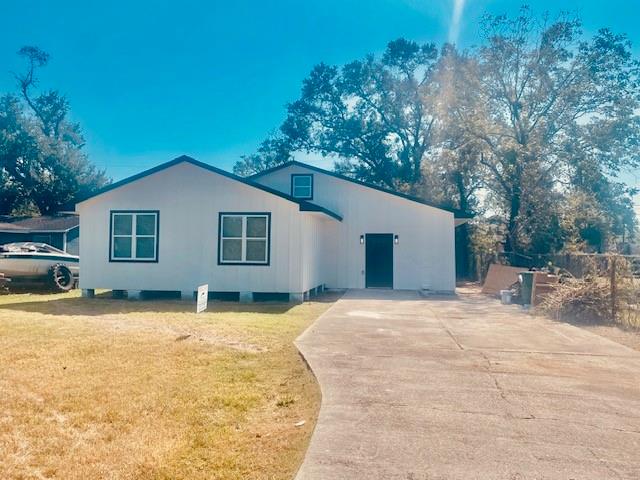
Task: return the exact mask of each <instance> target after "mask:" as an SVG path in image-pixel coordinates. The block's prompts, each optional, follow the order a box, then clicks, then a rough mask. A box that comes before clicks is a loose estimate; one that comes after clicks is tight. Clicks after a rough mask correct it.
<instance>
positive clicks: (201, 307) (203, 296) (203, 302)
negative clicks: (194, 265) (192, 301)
mask: <svg viewBox="0 0 640 480" xmlns="http://www.w3.org/2000/svg"><path fill="white" fill-rule="evenodd" d="M208 299H209V285H200V286H199V287H198V303H197V304H196V313H200V312H204V311H205V310H206V309H207V300H208Z"/></svg>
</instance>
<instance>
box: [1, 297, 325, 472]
mask: <svg viewBox="0 0 640 480" xmlns="http://www.w3.org/2000/svg"><path fill="white" fill-rule="evenodd" d="M333 300H335V295H334V296H333V297H332V296H325V297H324V298H321V299H320V301H315V302H309V303H306V304H304V305H299V306H295V307H290V306H287V305H277V304H252V305H238V304H230V303H211V304H210V310H209V311H208V312H206V313H203V314H200V315H196V314H195V313H192V311H193V310H194V309H195V306H194V305H191V304H187V303H182V302H179V301H166V300H164V301H137V302H136V301H127V300H113V299H111V298H95V299H82V298H79V297H78V293H77V292H73V293H70V294H64V295H47V294H40V295H38V294H32V295H28V294H24V295H15V294H13V295H5V296H0V405H2V409H1V410H0V478H3V479H5V478H15V479H18V478H20V479H22V478H25V479H26V478H34V479H35V478H60V479H88V478H90V479H99V478H111V479H113V478H136V479H138V478H141V479H174V478H175V479H177V478H185V479H199V478H203V479H204V478H207V479H225V480H227V479H290V478H292V477H293V475H294V474H295V471H296V470H297V468H298V466H299V464H300V462H301V460H302V457H303V456H304V452H305V449H306V446H307V443H308V440H309V437H310V435H311V432H312V429H313V426H314V423H315V419H316V415H317V412H318V408H319V403H320V394H319V389H318V387H317V384H316V383H315V380H314V378H313V375H312V374H311V373H310V372H309V371H308V370H307V368H306V366H305V364H304V362H303V361H302V359H301V357H300V356H299V354H298V352H297V350H296V348H295V347H294V346H293V344H292V342H293V340H294V339H295V338H296V337H297V336H298V335H299V334H300V332H302V331H303V330H304V329H305V328H306V327H307V326H309V325H310V324H311V323H312V322H313V320H314V319H315V318H317V317H318V316H319V315H320V314H321V313H322V312H324V311H325V310H326V309H327V308H328V307H329V306H330V305H331V301H333ZM302 420H304V421H305V422H306V423H305V424H304V425H303V426H301V427H296V426H295V424H296V423H297V422H299V421H302Z"/></svg>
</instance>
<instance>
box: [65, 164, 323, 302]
mask: <svg viewBox="0 0 640 480" xmlns="http://www.w3.org/2000/svg"><path fill="white" fill-rule="evenodd" d="M77 209H78V211H79V213H80V226H81V229H82V236H81V239H80V259H81V261H80V271H81V275H80V286H81V288H83V289H84V288H86V289H95V288H108V289H114V290H183V291H184V290H195V289H196V287H197V286H198V285H201V284H204V283H208V284H209V290H210V291H250V292H302V291H304V289H303V278H305V279H308V280H305V282H306V283H308V282H310V281H317V280H318V278H319V275H321V274H320V273H318V271H317V270H316V267H315V265H317V264H318V263H319V260H318V259H317V258H315V259H312V260H311V265H312V266H313V268H312V269H311V270H310V271H307V270H305V268H306V267H305V265H307V264H306V263H303V262H302V259H303V256H302V248H303V245H304V247H305V255H307V256H313V255H315V254H314V253H311V249H313V248H315V245H316V244H317V241H316V240H315V237H316V235H317V234H318V232H317V230H318V227H317V225H316V223H317V222H318V221H319V220H317V219H316V218H314V214H305V213H303V212H299V207H298V205H297V204H295V203H292V202H290V201H287V200H285V199H283V198H280V197H278V196H276V195H272V194H269V193H267V192H264V191H261V190H259V189H256V188H254V187H251V186H248V185H245V184H243V183H241V182H238V181H235V180H233V179H230V178H227V177H224V176H222V175H219V174H216V173H214V172H209V171H206V170H204V169H202V168H199V167H197V166H195V165H192V164H190V163H179V164H176V165H174V166H172V167H170V168H167V169H165V170H161V171H158V172H156V173H153V174H151V175H149V176H147V177H143V178H141V179H139V180H136V181H135V182H132V183H130V184H126V185H123V186H121V187H119V188H117V189H114V190H111V191H108V192H105V193H103V194H102V195H99V196H97V197H94V198H91V199H89V200H87V201H85V202H83V203H81V204H79V205H78V207H77ZM112 210H158V211H159V249H158V262H157V263H125V262H110V261H109V236H110V212H111V211H112ZM219 212H239V213H240V212H242V213H253V212H270V213H271V238H270V252H271V253H270V264H269V265H268V266H263V265H260V266H249V265H238V266H236V265H218V214H219ZM301 237H304V239H305V241H304V242H302V241H301ZM307 249H309V251H307ZM320 283H322V282H320Z"/></svg>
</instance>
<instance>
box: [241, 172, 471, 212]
mask: <svg viewBox="0 0 640 480" xmlns="http://www.w3.org/2000/svg"><path fill="white" fill-rule="evenodd" d="M292 166H296V167H303V168H308V169H309V170H313V171H315V172H319V173H324V174H325V175H329V176H331V177H335V178H339V179H341V180H346V181H347V182H351V183H355V184H356V185H360V186H363V187H367V188H372V189H374V190H378V191H380V192H384V193H388V194H390V195H394V196H396V197H400V198H404V199H405V200H409V201H411V202H417V203H421V204H422V205H427V206H428V207H433V208H438V209H440V210H446V211H447V212H451V213H453V216H454V217H455V218H471V217H472V216H473V215H471V214H470V213H468V212H464V211H462V210H459V209H456V208H449V207H443V206H442V205H436V204H434V203H431V202H428V201H426V200H424V199H423V198H420V197H415V196H413V195H407V194H406V193H401V192H397V191H395V190H391V189H389V188H384V187H381V186H379V185H375V184H373V183H368V182H363V181H362V180H356V179H355V178H351V177H347V176H346V175H342V174H340V173H336V172H332V171H330V170H325V169H324V168H320V167H316V166H314V165H309V164H308V163H303V162H299V161H297V160H290V161H288V162H285V163H282V164H280V165H277V166H275V167H272V168H268V169H267V170H263V171H262V172H258V173H255V174H253V175H250V176H249V177H247V178H251V179H253V178H259V177H262V176H263V175H268V174H269V173H272V172H275V171H277V170H281V169H283V168H287V167H292Z"/></svg>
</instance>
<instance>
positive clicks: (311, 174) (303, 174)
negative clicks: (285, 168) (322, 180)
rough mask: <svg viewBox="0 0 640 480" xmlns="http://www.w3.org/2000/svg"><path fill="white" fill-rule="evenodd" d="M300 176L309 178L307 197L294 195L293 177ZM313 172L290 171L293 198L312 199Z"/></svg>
mask: <svg viewBox="0 0 640 480" xmlns="http://www.w3.org/2000/svg"><path fill="white" fill-rule="evenodd" d="M300 177H309V179H310V180H311V184H310V185H309V189H310V193H309V196H308V197H297V196H296V195H294V192H295V179H296V178H300ZM313 183H314V179H313V173H292V174H291V196H292V197H293V198H297V199H298V200H313Z"/></svg>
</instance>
